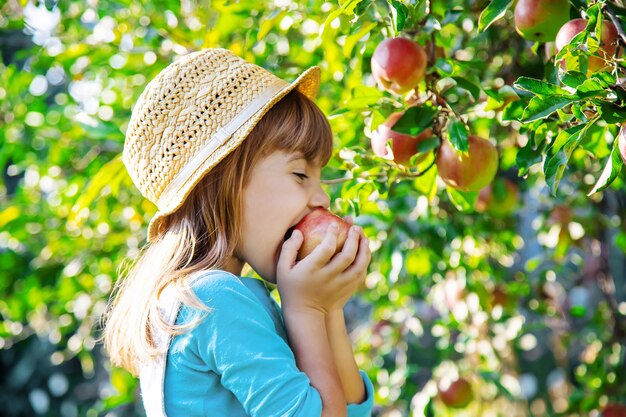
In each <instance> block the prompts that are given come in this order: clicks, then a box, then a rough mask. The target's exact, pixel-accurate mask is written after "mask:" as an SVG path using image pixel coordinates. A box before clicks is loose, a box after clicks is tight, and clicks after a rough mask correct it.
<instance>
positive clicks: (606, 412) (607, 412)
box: [602, 404, 626, 417]
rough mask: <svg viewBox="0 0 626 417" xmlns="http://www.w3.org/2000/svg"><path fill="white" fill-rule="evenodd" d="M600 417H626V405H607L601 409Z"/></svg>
mask: <svg viewBox="0 0 626 417" xmlns="http://www.w3.org/2000/svg"><path fill="white" fill-rule="evenodd" d="M602 417H626V405H623V404H607V405H606V406H605V407H604V409H602Z"/></svg>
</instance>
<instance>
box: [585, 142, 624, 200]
mask: <svg viewBox="0 0 626 417" xmlns="http://www.w3.org/2000/svg"><path fill="white" fill-rule="evenodd" d="M618 142H619V140H618V139H617V138H616V139H615V140H614V141H613V149H612V150H611V156H609V158H608V160H607V161H606V165H605V166H604V169H603V170H602V174H600V177H599V178H598V181H596V185H594V186H593V189H592V190H591V191H589V194H587V195H588V196H590V195H592V194H595V193H597V192H598V191H602V190H604V189H605V188H606V187H608V186H609V185H611V183H612V182H613V181H615V178H617V176H618V175H619V173H620V172H621V171H622V167H623V166H624V161H622V157H621V155H620V152H619V146H618Z"/></svg>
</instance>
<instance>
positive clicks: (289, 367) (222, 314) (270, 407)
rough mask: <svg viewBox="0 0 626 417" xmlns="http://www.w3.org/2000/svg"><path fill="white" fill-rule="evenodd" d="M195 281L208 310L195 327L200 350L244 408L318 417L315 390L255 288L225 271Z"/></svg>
mask: <svg viewBox="0 0 626 417" xmlns="http://www.w3.org/2000/svg"><path fill="white" fill-rule="evenodd" d="M198 282H199V285H198ZM198 282H196V283H195V284H194V286H193V287H194V291H195V292H196V294H197V295H198V297H199V298H200V299H201V300H202V301H203V302H204V303H205V304H206V305H207V306H208V307H209V308H210V309H211V310H210V311H209V312H208V313H207V315H206V317H205V318H204V319H203V321H202V323H201V325H199V326H198V328H196V329H195V331H197V332H198V339H197V340H198V352H199V355H200V356H201V358H202V359H203V361H204V362H205V363H207V364H208V365H209V367H210V368H211V369H213V370H214V371H215V372H216V373H217V374H218V375H220V376H221V383H222V385H223V386H224V387H225V388H226V389H228V390H229V391H231V392H232V393H233V394H234V395H235V397H236V398H237V399H238V400H239V402H240V403H241V404H242V406H243V408H244V410H245V411H246V413H247V414H248V415H249V416H251V417H257V416H258V417H260V416H292V417H309V416H310V417H319V416H320V415H321V413H322V400H321V397H320V395H319V392H318V391H317V390H316V389H315V388H314V387H313V386H311V384H310V381H309V378H308V377H307V375H306V374H305V373H304V372H301V371H300V370H299V369H298V368H297V367H296V361H295V357H294V355H293V352H292V351H291V348H290V347H289V345H288V344H287V342H286V341H285V340H284V339H283V338H281V337H280V336H279V334H278V333H277V331H276V327H275V324H274V322H273V321H272V318H271V316H270V314H269V312H268V311H267V310H266V309H265V308H264V307H263V305H262V303H261V302H260V300H259V299H258V298H257V297H256V296H255V295H254V293H252V291H251V290H250V289H249V288H247V287H246V286H245V285H244V284H243V283H242V282H241V281H239V280H238V279H237V278H236V277H234V276H229V275H227V274H224V275H213V276H211V277H210V278H209V279H201V280H198ZM357 415H358V416H361V415H364V414H357ZM355 416H356V415H355Z"/></svg>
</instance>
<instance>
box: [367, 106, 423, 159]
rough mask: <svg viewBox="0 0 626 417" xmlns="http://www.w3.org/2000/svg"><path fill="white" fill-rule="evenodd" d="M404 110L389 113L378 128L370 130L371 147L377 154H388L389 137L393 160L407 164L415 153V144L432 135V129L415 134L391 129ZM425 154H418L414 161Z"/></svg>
mask: <svg viewBox="0 0 626 417" xmlns="http://www.w3.org/2000/svg"><path fill="white" fill-rule="evenodd" d="M403 114H404V112H397V113H393V114H391V116H389V117H388V118H387V120H385V121H384V122H383V123H381V124H380V125H378V128H377V129H376V130H375V131H374V132H372V149H373V150H374V153H375V154H376V155H378V156H382V157H386V156H388V149H387V141H388V140H389V139H391V153H392V154H393V160H394V161H396V162H397V163H398V164H402V165H409V161H410V160H411V157H412V156H413V155H415V154H416V153H417V145H418V144H419V143H420V142H421V141H423V140H425V139H428V138H430V137H432V136H433V131H432V129H430V128H428V129H426V130H424V131H423V132H421V133H420V134H419V135H417V136H411V135H407V134H404V133H399V132H396V131H395V130H393V126H394V125H395V124H396V122H397V121H398V120H399V119H400V118H401V117H402V115H403ZM424 157H426V154H423V155H420V156H419V157H418V158H417V160H416V163H419V162H421V161H422V160H424Z"/></svg>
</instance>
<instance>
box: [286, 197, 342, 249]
mask: <svg viewBox="0 0 626 417" xmlns="http://www.w3.org/2000/svg"><path fill="white" fill-rule="evenodd" d="M333 223H335V224H336V225H337V226H338V230H337V232H338V233H337V249H336V250H335V254H337V253H338V252H340V251H341V249H342V248H343V244H344V243H345V242H346V239H347V238H348V232H349V230H350V223H348V222H347V221H345V220H344V219H342V218H341V217H339V216H337V215H335V214H333V213H331V212H330V211H328V210H326V209H325V208H322V207H318V208H316V209H314V210H313V211H311V212H310V213H309V214H307V215H306V216H304V217H303V218H302V220H300V221H299V222H298V224H297V225H296V226H295V227H294V229H297V230H299V231H300V232H301V233H302V236H303V238H304V239H303V242H302V246H300V249H299V250H298V256H297V257H296V259H297V260H298V261H299V260H301V259H303V258H305V257H307V256H308V255H309V254H310V253H311V252H313V249H315V248H316V247H317V245H319V244H320V243H321V242H322V240H324V236H326V232H327V230H328V228H329V227H330V225H331V224H333Z"/></svg>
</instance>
